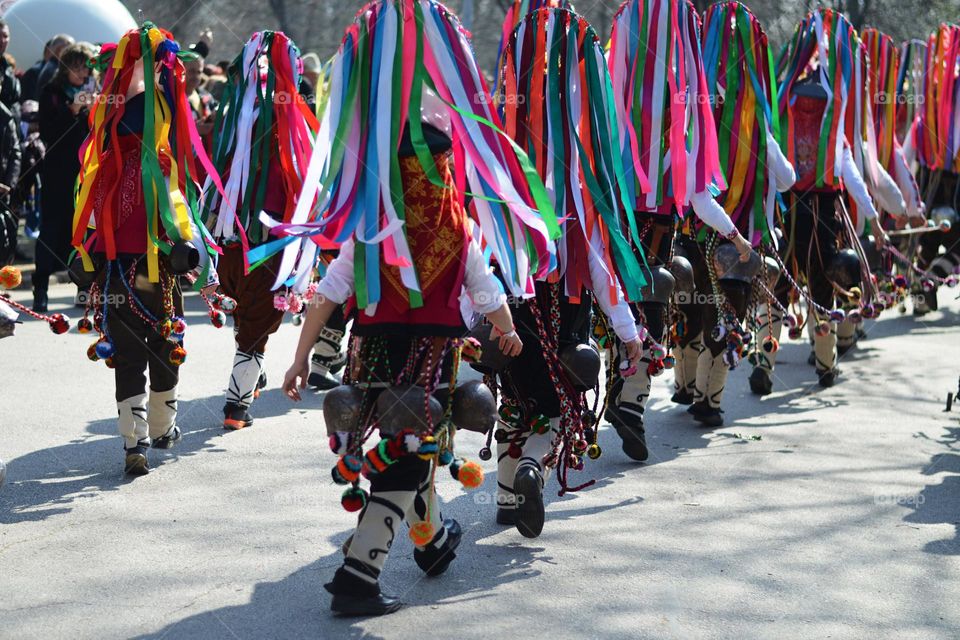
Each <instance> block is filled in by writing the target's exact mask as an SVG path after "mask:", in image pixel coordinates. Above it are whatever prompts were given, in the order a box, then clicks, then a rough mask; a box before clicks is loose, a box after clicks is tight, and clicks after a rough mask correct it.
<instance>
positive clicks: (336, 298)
mask: <svg viewBox="0 0 960 640" xmlns="http://www.w3.org/2000/svg"><path fill="white" fill-rule="evenodd" d="M353 246H354V243H353V239H352V238H351V239H349V240H347V241H346V242H344V243H343V245H341V246H340V255H338V256H337V257H336V258H334V259H333V262H331V263H330V264H329V265H328V266H327V273H326V275H325V276H323V279H322V280H321V281H320V284H318V285H317V294H318V295H321V296H323V297H325V298H326V299H327V300H331V301H333V302H336V303H337V304H343V303H344V302H346V301H347V299H348V298H349V297H350V296H352V295H353V291H354V285H355V282H354V273H353Z"/></svg>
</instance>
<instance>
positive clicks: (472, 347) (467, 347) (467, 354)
mask: <svg viewBox="0 0 960 640" xmlns="http://www.w3.org/2000/svg"><path fill="white" fill-rule="evenodd" d="M482 356H483V348H482V347H481V346H480V341H479V340H477V339H476V338H467V339H466V340H464V341H463V346H462V347H461V348H460V357H461V358H463V359H464V360H466V361H467V362H474V363H476V362H480V358H481V357H482Z"/></svg>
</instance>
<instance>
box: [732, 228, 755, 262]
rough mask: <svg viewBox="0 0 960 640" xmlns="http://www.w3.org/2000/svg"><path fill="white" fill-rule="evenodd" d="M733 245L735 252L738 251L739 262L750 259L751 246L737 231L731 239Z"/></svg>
mask: <svg viewBox="0 0 960 640" xmlns="http://www.w3.org/2000/svg"><path fill="white" fill-rule="evenodd" d="M733 246H735V247H736V248H737V252H739V253H740V262H749V261H750V254H752V253H753V247H751V246H750V243H749V242H747V239H746V238H744V237H743V236H742V235H740V234H739V233H738V234H737V237H736V238H734V239H733Z"/></svg>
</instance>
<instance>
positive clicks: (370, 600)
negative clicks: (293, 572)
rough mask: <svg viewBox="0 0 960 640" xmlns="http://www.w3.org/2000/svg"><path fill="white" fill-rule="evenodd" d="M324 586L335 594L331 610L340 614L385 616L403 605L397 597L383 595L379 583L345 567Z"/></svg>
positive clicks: (338, 570) (331, 602)
mask: <svg viewBox="0 0 960 640" xmlns="http://www.w3.org/2000/svg"><path fill="white" fill-rule="evenodd" d="M348 562H350V560H348ZM354 562H355V561H354ZM323 588H324V589H326V590H327V591H329V592H330V593H331V594H333V599H332V600H331V601H330V610H331V611H333V612H334V613H335V614H337V615H340V616H383V615H387V614H388V613H393V612H394V611H396V610H397V609H399V608H400V607H402V606H403V603H402V602H400V600H398V599H397V598H391V597H390V596H385V595H383V594H382V593H381V592H380V585H379V584H378V583H376V582H374V583H370V582H367V581H366V580H363V579H362V578H359V577H357V576H354V575H352V574H351V573H349V572H348V571H347V570H346V568H345V567H340V568H339V569H337V572H336V573H335V574H334V575H333V580H331V581H330V582H328V583H327V584H325V585H323Z"/></svg>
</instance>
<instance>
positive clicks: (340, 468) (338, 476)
mask: <svg viewBox="0 0 960 640" xmlns="http://www.w3.org/2000/svg"><path fill="white" fill-rule="evenodd" d="M362 468H363V462H361V461H360V458H358V457H357V456H352V455H344V456H340V459H339V460H337V465H336V466H335V467H334V468H333V470H332V471H331V473H332V474H333V481H334V482H336V483H337V484H353V483H354V482H356V481H357V480H359V479H360V470H361V469H362Z"/></svg>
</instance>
